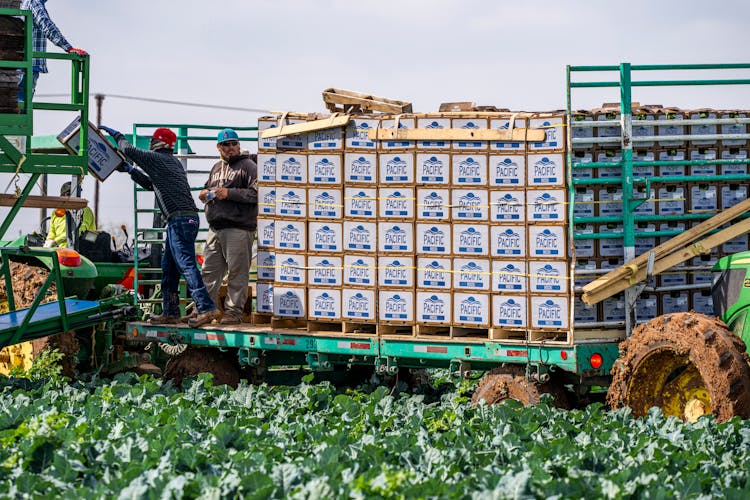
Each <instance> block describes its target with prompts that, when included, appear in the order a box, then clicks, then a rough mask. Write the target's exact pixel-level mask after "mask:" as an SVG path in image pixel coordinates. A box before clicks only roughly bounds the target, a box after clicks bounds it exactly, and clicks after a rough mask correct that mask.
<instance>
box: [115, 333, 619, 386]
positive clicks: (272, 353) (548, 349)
mask: <svg viewBox="0 0 750 500" xmlns="http://www.w3.org/2000/svg"><path fill="white" fill-rule="evenodd" d="M126 331H127V334H126V338H127V341H128V342H132V343H146V342H160V343H167V344H173V345H174V344H189V345H192V346H196V347H199V346H202V347H209V346H210V347H221V348H227V349H238V350H239V358H240V360H241V362H242V361H243V360H248V359H260V358H261V357H266V358H267V359H268V360H272V362H273V363H275V364H287V365H289V364H295V363H296V362H301V363H303V364H308V365H315V364H321V365H324V366H325V363H328V364H329V365H330V366H334V365H346V364H368V365H375V366H382V367H385V368H386V369H387V368H388V367H396V366H399V367H410V368H452V369H453V368H455V369H459V367H461V368H460V369H461V371H467V370H485V369H489V368H492V367H495V366H499V365H500V364H502V363H519V362H520V363H531V364H543V365H546V366H554V367H556V368H559V369H561V370H564V371H566V372H569V373H572V374H576V375H579V376H581V377H587V378H592V377H607V376H608V375H609V368H610V367H611V366H612V363H614V360H615V359H616V358H617V355H618V347H617V346H618V341H617V340H613V339H610V340H609V341H603V340H601V339H597V340H596V341H591V340H589V341H585V342H581V343H575V344H572V345H554V344H543V343H539V344H531V343H528V342H526V343H509V342H503V341H492V340H487V339H479V338H470V337H467V338H464V339H448V338H445V337H434V338H424V337H422V338H417V337H409V336H398V335H394V336H382V335H377V334H369V335H362V334H359V335H358V334H349V335H342V334H333V333H330V332H308V331H307V330H306V329H303V328H274V327H272V325H270V324H265V325H258V324H241V325H231V326H230V325H226V326H225V325H210V326H206V327H203V328H190V327H189V326H187V325H154V324H151V323H147V322H131V323H128V325H127V330H126ZM593 354H599V355H600V356H601V358H602V360H603V362H602V363H601V365H600V366H599V367H597V368H594V367H593V366H591V362H590V359H591V356H592V355H593ZM267 364H272V363H271V362H267Z"/></svg>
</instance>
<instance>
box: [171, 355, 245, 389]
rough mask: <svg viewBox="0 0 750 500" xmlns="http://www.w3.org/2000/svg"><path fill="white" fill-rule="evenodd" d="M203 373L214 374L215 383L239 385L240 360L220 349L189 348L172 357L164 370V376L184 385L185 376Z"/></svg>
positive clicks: (176, 383) (180, 385)
mask: <svg viewBox="0 0 750 500" xmlns="http://www.w3.org/2000/svg"><path fill="white" fill-rule="evenodd" d="M201 373H210V374H211V375H213V378H214V380H213V382H214V385H228V386H231V387H237V385H238V384H239V383H240V372H239V366H238V362H237V360H236V359H235V357H234V356H232V354H230V353H228V352H221V351H220V350H218V349H195V348H188V349H187V350H186V351H185V352H184V353H182V354H181V355H179V356H176V357H174V358H170V359H169V361H168V362H167V366H166V368H165V370H164V378H165V379H170V380H172V381H173V382H174V384H175V385H176V386H178V387H182V381H183V380H184V379H185V377H193V376H196V375H199V374H201Z"/></svg>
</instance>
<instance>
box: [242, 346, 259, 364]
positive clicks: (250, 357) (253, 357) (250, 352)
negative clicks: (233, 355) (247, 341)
mask: <svg viewBox="0 0 750 500" xmlns="http://www.w3.org/2000/svg"><path fill="white" fill-rule="evenodd" d="M237 357H238V358H239V362H240V366H242V367H243V368H244V367H247V366H260V365H261V352H260V351H259V350H257V349H248V348H247V347H243V348H241V349H240V350H239V351H238V352H237Z"/></svg>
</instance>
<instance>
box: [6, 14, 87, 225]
mask: <svg viewBox="0 0 750 500" xmlns="http://www.w3.org/2000/svg"><path fill="white" fill-rule="evenodd" d="M0 15H9V16H18V17H21V18H22V19H23V23H24V30H25V32H24V35H25V50H24V59H23V60H22V61H5V60H0V68H6V69H15V70H18V71H20V72H22V73H23V74H25V75H28V76H30V75H31V72H32V60H33V58H34V57H41V58H46V59H59V60H66V61H70V62H71V79H70V100H69V102H66V103H47V102H38V101H34V100H33V98H32V99H29V98H28V97H29V96H31V95H32V79H31V78H26V80H25V95H26V96H27V98H26V100H25V101H24V102H23V103H22V104H21V107H20V111H21V112H20V113H4V114H0V173H10V174H13V175H14V176H15V177H16V178H19V176H20V175H21V174H30V177H29V178H28V179H27V182H26V184H25V185H24V186H23V188H21V187H18V188H17V190H16V196H17V200H16V202H15V204H14V205H13V206H12V207H11V209H10V211H9V212H8V214H6V216H5V218H4V220H3V222H2V224H0V238H2V237H3V236H4V235H5V233H6V232H7V230H8V228H9V227H10V225H11V224H12V222H13V220H14V219H15V217H16V215H17V214H18V211H19V210H20V208H21V207H22V206H23V203H24V201H25V200H26V198H27V197H28V196H29V194H30V193H31V190H32V189H33V187H34V185H35V184H36V182H37V181H38V180H39V177H40V176H41V175H46V174H63V175H72V176H83V175H86V174H87V173H88V148H86V147H83V145H84V144H88V127H85V126H84V127H81V133H80V134H79V140H80V142H79V153H78V154H77V155H72V154H50V153H34V152H33V151H32V150H31V136H32V135H33V132H34V110H47V111H68V112H70V111H73V112H76V113H78V114H79V116H80V121H81V123H84V124H85V123H88V116H89V113H88V110H89V58H88V57H87V56H80V55H78V54H60V53H50V52H32V50H31V47H32V39H31V35H32V28H33V22H32V17H31V11H29V10H18V9H0ZM8 136H16V137H21V138H23V140H22V141H21V142H23V143H25V150H24V151H19V150H18V149H17V148H16V147H15V146H14V145H13V144H12V142H11V140H9V138H8ZM74 195H75V194H74Z"/></svg>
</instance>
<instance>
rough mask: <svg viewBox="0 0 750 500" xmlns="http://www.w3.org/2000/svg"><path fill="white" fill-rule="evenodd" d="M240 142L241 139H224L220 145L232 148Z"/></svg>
mask: <svg viewBox="0 0 750 500" xmlns="http://www.w3.org/2000/svg"><path fill="white" fill-rule="evenodd" d="M239 143H240V142H239V141H224V142H222V143H221V144H219V145H220V146H221V147H223V148H232V147H234V146H236V145H238V144H239Z"/></svg>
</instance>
